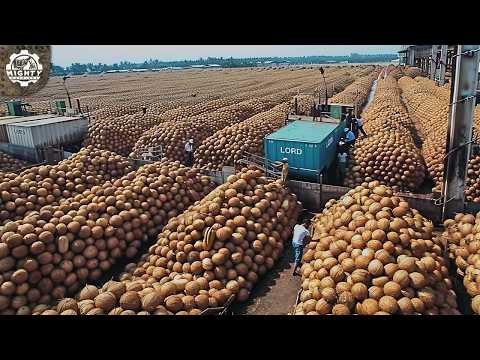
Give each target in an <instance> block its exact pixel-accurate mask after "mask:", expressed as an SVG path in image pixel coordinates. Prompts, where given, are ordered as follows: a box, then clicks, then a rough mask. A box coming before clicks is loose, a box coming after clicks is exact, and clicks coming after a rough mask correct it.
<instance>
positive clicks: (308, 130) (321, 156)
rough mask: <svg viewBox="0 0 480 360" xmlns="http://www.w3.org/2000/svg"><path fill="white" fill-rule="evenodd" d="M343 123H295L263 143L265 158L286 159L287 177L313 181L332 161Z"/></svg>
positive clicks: (278, 131) (271, 135) (273, 159)
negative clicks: (289, 175)
mask: <svg viewBox="0 0 480 360" xmlns="http://www.w3.org/2000/svg"><path fill="white" fill-rule="evenodd" d="M343 128H344V123H343V122H342V123H339V124H332V123H325V122H313V121H302V120H297V121H294V122H292V123H290V124H288V125H287V126H284V127H283V128H281V129H279V130H277V131H276V132H274V133H273V134H270V135H268V136H266V137H265V139H264V149H265V157H266V158H267V159H268V160H270V161H279V160H282V159H283V158H287V159H288V168H289V174H291V175H292V176H293V177H297V178H305V179H309V180H313V181H316V180H317V179H318V178H319V175H320V173H321V172H322V171H323V170H326V169H327V168H328V167H329V166H330V165H331V164H332V162H333V161H334V160H335V155H336V148H337V143H338V140H339V139H340V136H341V135H342V131H343Z"/></svg>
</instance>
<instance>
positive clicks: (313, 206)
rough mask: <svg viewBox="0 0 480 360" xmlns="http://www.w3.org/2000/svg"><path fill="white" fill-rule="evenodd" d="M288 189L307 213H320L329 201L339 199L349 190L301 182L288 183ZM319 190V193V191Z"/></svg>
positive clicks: (292, 181) (341, 187) (291, 181)
mask: <svg viewBox="0 0 480 360" xmlns="http://www.w3.org/2000/svg"><path fill="white" fill-rule="evenodd" d="M288 188H289V189H290V190H291V191H292V192H293V193H294V194H295V195H297V197H298V200H299V201H301V202H302V204H303V207H304V208H305V209H307V210H309V211H313V212H320V211H322V210H323V207H324V206H325V204H326V203H327V201H328V200H330V199H340V197H341V196H342V195H344V194H345V193H347V192H348V191H349V190H350V189H349V188H347V187H343V186H334V185H325V184H324V185H320V184H317V183H310V182H303V181H295V180H290V181H288ZM320 188H321V191H320Z"/></svg>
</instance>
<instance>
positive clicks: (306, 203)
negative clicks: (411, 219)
mask: <svg viewBox="0 0 480 360" xmlns="http://www.w3.org/2000/svg"><path fill="white" fill-rule="evenodd" d="M288 188H289V189H290V190H291V191H292V192H293V193H295V194H296V195H297V197H298V200H299V201H301V202H302V204H303V207H304V208H305V209H307V210H309V211H312V212H320V211H322V210H323V208H324V206H325V204H326V203H327V201H328V200H330V199H340V197H342V196H343V195H344V194H346V193H347V192H348V191H349V190H350V188H347V187H343V186H334V185H322V186H321V191H320V184H316V183H308V182H303V181H293V180H291V181H289V182H288ZM397 195H398V196H400V197H402V198H403V199H404V200H405V201H407V202H408V203H409V204H410V207H411V208H413V209H416V210H418V211H419V212H420V213H421V214H422V215H423V216H424V217H426V218H427V219H429V220H432V221H433V223H434V224H440V223H441V222H442V213H441V210H442V207H441V206H438V205H435V200H434V199H433V198H432V195H431V194H428V195H423V194H411V193H398V194H397ZM478 208H479V210H480V206H478Z"/></svg>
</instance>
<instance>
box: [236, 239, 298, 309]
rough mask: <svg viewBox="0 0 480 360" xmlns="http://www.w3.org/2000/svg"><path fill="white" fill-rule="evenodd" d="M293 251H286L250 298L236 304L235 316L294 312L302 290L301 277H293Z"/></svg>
mask: <svg viewBox="0 0 480 360" xmlns="http://www.w3.org/2000/svg"><path fill="white" fill-rule="evenodd" d="M292 271H293V250H292V247H291V246H288V248H286V249H285V252H284V253H283V255H282V257H281V258H280V259H279V261H278V263H277V264H276V265H275V267H274V268H273V269H272V270H270V271H269V272H268V273H267V274H265V276H264V277H263V278H262V279H261V280H260V281H259V282H258V283H257V285H256V286H255V287H254V288H253V290H252V293H251V295H250V298H249V299H248V300H247V301H246V302H244V303H237V304H234V305H233V307H232V311H233V314H234V315H286V314H287V313H289V312H291V311H292V310H293V306H294V305H295V300H296V297H297V294H298V290H299V289H300V284H301V281H300V276H292Z"/></svg>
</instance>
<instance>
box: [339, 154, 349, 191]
mask: <svg viewBox="0 0 480 360" xmlns="http://www.w3.org/2000/svg"><path fill="white" fill-rule="evenodd" d="M347 157H348V156H347V153H346V152H345V151H341V152H339V153H338V155H337V158H338V177H339V183H340V184H343V180H344V179H345V174H346V172H347Z"/></svg>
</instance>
